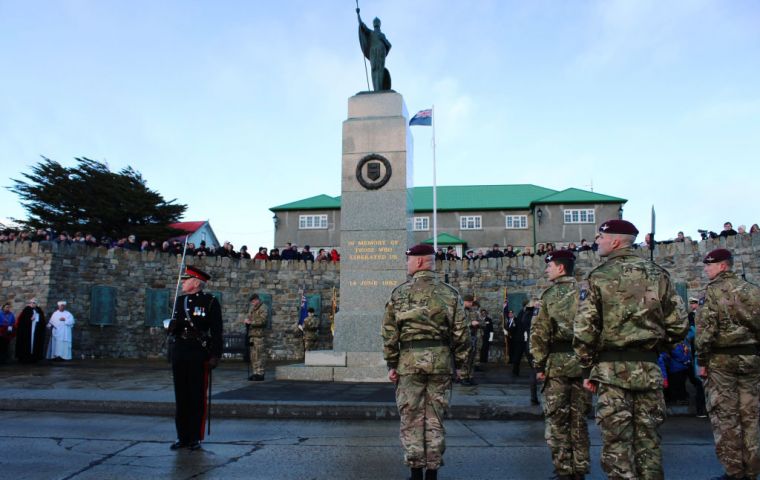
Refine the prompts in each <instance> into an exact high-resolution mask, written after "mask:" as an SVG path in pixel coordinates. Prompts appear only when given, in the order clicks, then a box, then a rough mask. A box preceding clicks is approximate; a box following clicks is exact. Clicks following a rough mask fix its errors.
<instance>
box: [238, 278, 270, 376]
mask: <svg viewBox="0 0 760 480" xmlns="http://www.w3.org/2000/svg"><path fill="white" fill-rule="evenodd" d="M268 319H269V308H267V306H266V305H264V303H262V301H261V299H260V298H259V295H258V294H256V293H254V294H253V295H251V306H250V307H249V308H248V313H247V314H246V316H245V320H243V323H245V324H246V328H247V329H248V345H249V350H250V354H251V370H252V372H253V374H252V375H251V376H250V377H248V380H253V381H255V382H260V381H262V380H264V372H265V369H266V361H267V353H266V348H265V347H264V327H266V326H267V321H268Z"/></svg>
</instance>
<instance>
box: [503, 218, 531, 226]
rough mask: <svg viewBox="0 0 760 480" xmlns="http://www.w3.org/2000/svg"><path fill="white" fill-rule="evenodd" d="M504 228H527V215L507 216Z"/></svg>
mask: <svg viewBox="0 0 760 480" xmlns="http://www.w3.org/2000/svg"><path fill="white" fill-rule="evenodd" d="M506 218H507V220H506V228H528V216H527V215H507V217H506Z"/></svg>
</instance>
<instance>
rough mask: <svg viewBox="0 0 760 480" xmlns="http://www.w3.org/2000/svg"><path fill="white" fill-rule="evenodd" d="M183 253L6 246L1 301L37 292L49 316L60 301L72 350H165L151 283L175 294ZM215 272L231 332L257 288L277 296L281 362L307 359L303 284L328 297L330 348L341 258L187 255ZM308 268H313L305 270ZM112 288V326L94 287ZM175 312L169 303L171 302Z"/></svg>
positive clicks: (325, 320) (275, 351) (97, 353)
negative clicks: (97, 309)
mask: <svg viewBox="0 0 760 480" xmlns="http://www.w3.org/2000/svg"><path fill="white" fill-rule="evenodd" d="M179 263H180V258H179V257H178V256H173V255H166V254H162V253H156V252H149V253H146V252H131V251H124V250H106V249H104V248H88V247H84V246H79V245H72V246H59V245H56V244H54V243H50V242H42V243H39V244H38V243H33V244H21V243H19V244H9V243H4V244H0V299H2V300H3V302H5V301H10V302H11V303H12V305H13V311H14V312H16V313H18V312H20V311H21V309H22V308H23V307H24V305H25V304H26V301H27V300H28V299H29V298H30V297H31V296H36V297H37V298H38V300H39V302H40V306H41V307H42V308H43V309H44V310H45V312H46V313H47V314H49V313H52V311H53V310H54V309H55V304H56V302H57V301H58V300H60V299H65V300H67V301H68V303H69V305H68V309H69V310H70V311H71V312H72V313H73V314H74V316H75V317H76V319H77V325H76V326H75V328H74V340H73V342H74V356H75V357H77V358H81V357H94V358H145V357H158V356H161V355H163V353H164V345H163V343H164V338H165V335H164V332H163V328H162V327H160V326H149V325H146V295H147V294H148V293H147V292H148V291H149V289H158V290H163V291H168V292H169V295H168V297H169V298H173V297H174V291H175V288H176V282H177V274H178V268H179ZM187 263H188V264H192V265H197V266H198V267H200V268H201V269H203V270H204V271H206V272H208V273H209V274H211V275H212V277H213V280H212V281H211V282H209V284H208V287H207V290H208V291H211V292H215V293H216V292H218V293H221V299H222V312H223V319H224V330H225V333H244V331H245V328H244V326H243V324H242V323H241V322H242V319H243V316H244V314H245V312H246V311H247V308H248V298H249V297H250V295H251V294H253V293H256V292H258V293H267V294H270V295H271V296H272V299H273V301H272V324H271V329H269V330H268V332H267V347H268V351H269V355H270V357H271V358H273V359H277V360H285V359H288V360H295V359H297V358H302V357H303V346H302V345H303V343H302V337H301V335H300V332H299V331H298V330H297V329H296V328H295V325H296V323H297V320H298V312H299V305H300V299H301V289H302V288H305V291H306V294H307V295H314V294H318V295H321V297H322V327H321V332H322V335H321V338H320V348H331V338H330V335H329V315H328V313H329V307H330V302H331V298H332V289H333V286H336V287H337V286H338V283H337V282H338V278H339V267H338V265H336V264H317V265H313V266H312V265H308V266H307V265H305V264H304V263H303V262H298V263H296V264H290V265H287V263H288V262H282V263H283V264H282V265H280V264H279V262H277V263H278V264H272V263H269V264H266V263H265V262H258V261H257V262H252V261H242V262H241V261H237V260H231V259H229V258H219V257H202V258H188V259H187ZM307 267H308V268H307ZM99 286H108V287H113V291H114V296H113V298H114V301H115V316H114V317H113V322H112V323H111V324H109V325H98V324H96V323H98V322H99V319H95V318H91V317H92V305H91V303H92V297H93V287H99ZM165 305H166V306H165V309H161V310H165V311H166V313H165V315H164V316H163V317H162V318H169V316H170V312H171V310H170V309H171V301H170V300H169V301H167V302H166V304H165Z"/></svg>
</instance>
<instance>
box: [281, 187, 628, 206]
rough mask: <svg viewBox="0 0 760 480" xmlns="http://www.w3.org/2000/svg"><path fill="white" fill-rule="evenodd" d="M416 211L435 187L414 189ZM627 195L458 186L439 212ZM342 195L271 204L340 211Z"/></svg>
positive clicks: (449, 190) (444, 196)
mask: <svg viewBox="0 0 760 480" xmlns="http://www.w3.org/2000/svg"><path fill="white" fill-rule="evenodd" d="M412 197H413V199H414V211H415V212H432V211H433V187H414V188H413V189H412ZM625 202H627V200H626V199H624V198H618V197H611V196H609V195H602V194H601V193H596V192H588V191H586V190H580V189H578V188H568V189H566V190H562V191H561V192H558V191H556V190H552V189H551V188H545V187H539V186H538V185H531V184H521V185H455V186H441V187H438V211H442V212H443V211H451V210H528V209H530V208H531V206H532V205H533V204H536V203H625ZM339 209H340V197H339V196H338V197H330V196H328V195H317V196H315V197H309V198H304V199H303V200H297V201H295V202H291V203H286V204H284V205H278V206H276V207H272V208H270V209H269V210H271V211H273V212H278V211H284V210H339Z"/></svg>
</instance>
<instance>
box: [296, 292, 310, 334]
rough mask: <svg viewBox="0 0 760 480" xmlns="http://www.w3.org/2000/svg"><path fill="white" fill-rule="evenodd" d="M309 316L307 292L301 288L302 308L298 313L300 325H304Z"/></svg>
mask: <svg viewBox="0 0 760 480" xmlns="http://www.w3.org/2000/svg"><path fill="white" fill-rule="evenodd" d="M307 316H308V307H307V304H306V292H305V291H304V289H302V290H301V310H300V312H299V314H298V326H299V327H303V321H304V319H306V317H307Z"/></svg>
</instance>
